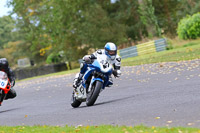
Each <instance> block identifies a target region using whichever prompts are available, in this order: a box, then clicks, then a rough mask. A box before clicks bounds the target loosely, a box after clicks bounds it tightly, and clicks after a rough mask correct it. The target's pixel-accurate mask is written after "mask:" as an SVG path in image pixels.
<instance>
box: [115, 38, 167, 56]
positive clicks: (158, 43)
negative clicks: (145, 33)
mask: <svg viewBox="0 0 200 133" xmlns="http://www.w3.org/2000/svg"><path fill="white" fill-rule="evenodd" d="M166 47H167V42H166V39H165V38H162V39H159V40H155V41H150V42H146V43H142V44H138V45H136V46H132V47H128V48H124V49H120V50H119V53H120V56H121V58H122V59H123V58H128V57H134V56H139V55H145V54H150V53H155V52H160V51H164V50H166Z"/></svg>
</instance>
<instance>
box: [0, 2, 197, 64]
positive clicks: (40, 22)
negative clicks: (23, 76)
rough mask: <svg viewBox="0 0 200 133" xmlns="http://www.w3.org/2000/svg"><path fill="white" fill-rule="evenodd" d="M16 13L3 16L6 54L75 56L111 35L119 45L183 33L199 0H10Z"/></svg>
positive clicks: (0, 32)
mask: <svg viewBox="0 0 200 133" xmlns="http://www.w3.org/2000/svg"><path fill="white" fill-rule="evenodd" d="M8 6H12V7H13V12H12V14H16V15H17V17H16V18H12V17H10V16H4V17H2V18H0V47H1V48H2V49H3V51H2V50H0V56H2V57H3V56H5V51H6V53H8V55H9V56H8V58H9V59H10V60H12V62H13V63H14V62H16V60H17V59H19V58H23V57H29V58H30V59H31V60H34V61H35V62H37V63H43V64H44V63H57V62H62V61H75V60H77V59H79V58H81V57H82V56H83V55H85V54H88V53H89V52H90V51H93V50H95V49H99V48H103V46H104V45H105V43H106V42H108V41H111V42H114V43H116V44H117V45H118V46H120V45H122V44H126V46H129V45H130V44H131V43H134V44H137V42H138V41H140V40H143V39H145V38H153V37H161V36H167V37H175V36H177V26H178V22H179V21H180V20H181V19H182V18H183V17H185V16H187V15H192V14H194V13H197V12H199V11H200V1H199V0H115V1H110V0H8Z"/></svg>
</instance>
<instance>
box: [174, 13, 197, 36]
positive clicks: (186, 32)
mask: <svg viewBox="0 0 200 133" xmlns="http://www.w3.org/2000/svg"><path fill="white" fill-rule="evenodd" d="M177 33H178V36H179V38H181V39H196V38H198V37H200V12H199V13H196V14H194V15H192V16H187V17H185V18H183V19H182V20H181V21H180V22H179V23H178V29H177Z"/></svg>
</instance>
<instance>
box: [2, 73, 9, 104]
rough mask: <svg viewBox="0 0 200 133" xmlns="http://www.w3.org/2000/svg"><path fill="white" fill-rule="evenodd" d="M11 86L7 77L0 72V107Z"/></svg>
mask: <svg viewBox="0 0 200 133" xmlns="http://www.w3.org/2000/svg"><path fill="white" fill-rule="evenodd" d="M10 88H11V85H10V80H9V78H8V75H7V74H6V73H5V72H3V71H0V106H1V103H2V102H3V100H4V99H5V98H6V95H7V94H8V92H9V91H10Z"/></svg>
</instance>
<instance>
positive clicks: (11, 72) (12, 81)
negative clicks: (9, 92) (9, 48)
mask: <svg viewBox="0 0 200 133" xmlns="http://www.w3.org/2000/svg"><path fill="white" fill-rule="evenodd" d="M8 78H9V80H10V83H11V85H12V86H14V85H15V74H14V72H13V71H12V69H11V68H10V67H8Z"/></svg>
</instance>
